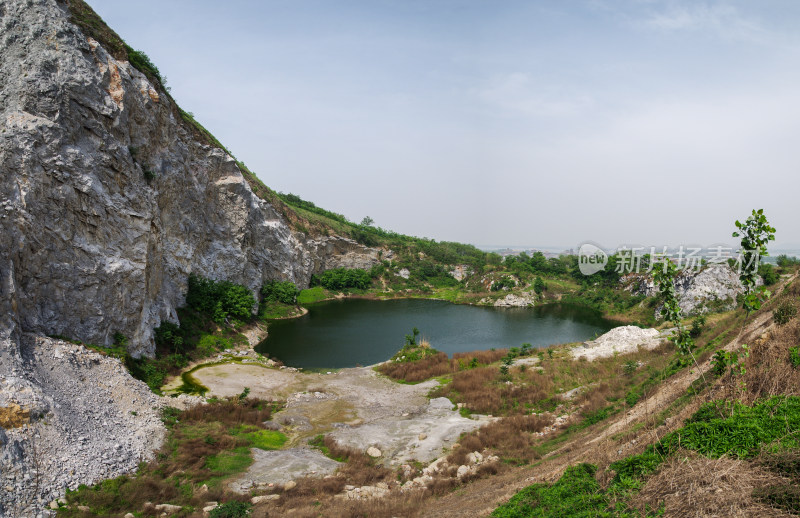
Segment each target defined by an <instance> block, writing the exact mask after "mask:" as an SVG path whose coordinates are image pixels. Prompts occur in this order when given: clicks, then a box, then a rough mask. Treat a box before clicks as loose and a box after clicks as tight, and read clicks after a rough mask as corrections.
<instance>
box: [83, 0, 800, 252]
mask: <svg viewBox="0 0 800 518" xmlns="http://www.w3.org/2000/svg"><path fill="white" fill-rule="evenodd" d="M89 3H90V5H92V7H93V8H94V9H95V10H96V11H97V12H98V13H99V14H100V15H101V16H102V17H103V18H104V19H105V20H106V22H107V23H108V24H109V25H110V26H111V27H112V28H113V29H114V30H115V31H116V32H117V33H119V34H120V36H122V38H123V39H124V40H126V42H127V43H128V44H129V45H131V46H132V47H134V48H136V49H139V50H143V51H145V52H146V53H147V54H148V55H149V56H150V58H151V59H152V61H153V62H154V63H155V64H156V65H157V66H158V68H159V69H160V70H161V73H162V75H164V76H166V77H167V80H168V85H169V86H170V87H171V92H172V95H173V96H174V97H175V99H176V100H177V101H178V103H179V104H180V105H181V107H182V108H183V109H184V110H186V111H189V112H192V113H193V114H194V115H195V118H196V119H197V120H198V121H199V122H201V123H202V124H203V125H204V126H205V127H206V128H208V129H209V130H210V131H211V132H212V133H213V134H214V135H215V136H216V137H217V138H219V140H220V141H221V142H222V143H223V144H224V145H225V146H226V147H227V148H228V149H229V150H230V151H231V152H232V153H233V154H234V155H235V156H236V157H237V158H238V159H239V160H241V161H243V162H245V163H246V164H247V165H248V167H249V168H250V169H251V170H253V171H254V172H255V173H256V174H257V175H258V176H259V177H260V178H261V179H262V180H263V181H264V182H265V183H266V184H267V185H268V186H270V187H271V188H273V189H275V190H277V191H281V192H285V193H289V192H291V193H295V194H297V195H299V196H301V197H302V198H304V199H307V200H310V201H312V202H314V203H316V204H317V205H319V206H321V207H324V208H326V209H328V210H332V211H334V212H338V213H341V214H343V215H345V216H346V217H347V218H348V219H350V220H352V221H356V222H360V221H361V220H362V218H364V217H365V216H370V217H371V218H372V219H373V220H374V221H375V225H377V226H380V227H383V228H386V229H390V230H394V231H397V232H401V233H404V234H411V235H416V236H422V237H428V238H433V239H436V240H438V241H460V242H466V243H472V244H476V245H479V246H491V245H498V246H499V245H525V246H539V247H553V248H558V247H563V248H568V247H577V245H578V244H579V243H582V242H584V241H593V242H595V243H598V244H601V245H602V246H604V247H609V248H613V247H617V246H619V245H622V244H638V245H644V246H651V245H652V246H662V245H669V246H678V245H681V244H695V245H702V246H710V245H712V244H717V243H721V242H727V243H735V241H736V240H735V239H733V238H732V237H731V233H732V232H733V231H734V230H735V228H734V221H735V220H736V219H739V220H743V219H744V218H746V217H747V216H748V215H749V213H750V211H751V210H752V209H754V208H763V209H764V210H765V213H766V214H767V217H768V218H769V220H770V222H771V223H772V225H773V226H774V227H776V229H777V233H776V237H777V240H776V242H775V243H774V244H773V245H772V246H773V247H774V248H780V247H787V248H800V204H798V197H800V193H799V192H798V191H799V189H798V187H800V174H798V173H799V172H800V151H799V150H800V145H798V144H799V143H798V140H800V88H798V85H800V31H797V27H798V26H799V24H800V2H796V1H795V0H759V1H758V2H753V1H735V0H731V1H703V0H688V1H669V0H666V1H657V0H614V1H611V0H564V1H541V0H540V1H536V0H531V1H511V0H508V1H503V0H498V1H490V0H464V1H455V0H369V1H367V0H363V1H348V0H343V1H336V2H334V1H330V0H319V1H312V0H280V1H278V0H263V1H256V0H250V1H245V0H227V1H225V2H220V1H218V0H214V1H210V0H209V1H206V0H158V1H155V0H137V2H130V0H89Z"/></svg>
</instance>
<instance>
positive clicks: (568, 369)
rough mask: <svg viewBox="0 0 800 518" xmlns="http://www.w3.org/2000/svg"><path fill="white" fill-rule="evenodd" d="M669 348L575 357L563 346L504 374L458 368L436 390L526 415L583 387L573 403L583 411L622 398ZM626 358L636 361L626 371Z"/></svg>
mask: <svg viewBox="0 0 800 518" xmlns="http://www.w3.org/2000/svg"><path fill="white" fill-rule="evenodd" d="M673 350H674V347H673V346H672V344H670V343H665V344H662V345H661V346H659V347H658V348H656V349H654V350H652V351H639V352H635V353H631V354H627V355H620V356H616V357H610V358H601V359H598V360H596V361H593V362H587V361H575V360H573V359H572V358H571V356H569V354H568V353H567V352H566V351H564V350H562V351H558V352H557V353H556V354H554V355H553V357H548V356H544V357H543V358H542V360H541V361H540V363H539V364H537V365H535V366H532V367H531V366H525V367H522V366H520V367H512V368H511V369H510V371H509V374H508V376H504V375H502V373H501V372H500V369H499V368H498V367H497V366H488V367H479V368H475V369H467V370H461V371H458V372H456V373H455V374H454V375H453V379H452V381H451V382H450V383H449V384H447V385H445V386H443V387H441V388H440V389H438V390H437V391H436V392H435V395H436V396H444V397H447V398H450V399H451V400H452V401H454V402H457V403H463V404H464V405H465V406H466V407H467V408H468V409H469V410H470V411H472V412H474V413H481V414H492V415H525V414H529V413H531V412H532V411H552V410H555V408H557V407H558V406H560V405H563V404H571V403H570V402H568V401H566V400H565V399H564V398H562V397H561V396H560V394H562V393H564V392H567V391H569V390H571V389H574V388H578V387H584V389H585V390H583V391H582V393H581V394H580V395H579V396H578V397H577V399H576V400H575V403H576V404H577V405H579V406H581V407H582V408H583V413H584V414H589V413H592V412H595V411H597V410H599V409H601V408H603V407H605V406H607V405H608V403H609V401H613V400H620V399H624V397H625V395H626V393H627V391H628V390H629V389H630V387H632V386H633V385H636V384H637V383H641V382H642V381H643V380H645V379H646V378H647V377H648V375H649V374H650V373H651V372H655V371H658V370H660V369H663V368H664V367H665V366H666V365H667V364H668V363H669V361H670V360H671V353H672V352H673ZM626 363H627V364H636V365H641V367H637V368H636V369H635V370H634V371H633V372H631V373H629V374H625V368H624V366H625V364H626ZM509 382H510V383H509ZM656 385H657V384H656ZM656 385H654V387H655V386H656Z"/></svg>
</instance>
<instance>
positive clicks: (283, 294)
mask: <svg viewBox="0 0 800 518" xmlns="http://www.w3.org/2000/svg"><path fill="white" fill-rule="evenodd" d="M299 294H300V290H298V289H297V286H295V285H294V283H293V282H292V281H275V280H273V281H269V282H267V283H266V284H264V286H262V287H261V297H262V300H264V301H274V302H280V303H282V304H296V303H297V295H299Z"/></svg>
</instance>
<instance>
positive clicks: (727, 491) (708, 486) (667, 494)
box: [631, 451, 793, 518]
mask: <svg viewBox="0 0 800 518" xmlns="http://www.w3.org/2000/svg"><path fill="white" fill-rule="evenodd" d="M785 483H786V479H784V478H782V477H780V476H779V475H777V474H775V473H770V472H768V471H766V470H764V469H761V468H760V467H758V466H756V465H754V464H752V463H749V462H746V461H740V460H733V459H730V458H721V459H707V458H705V457H702V456H700V455H697V454H695V453H693V452H685V451H684V452H678V453H677V454H676V455H674V456H672V457H670V459H669V460H667V461H666V462H665V463H664V466H663V467H662V468H661V469H660V470H659V472H658V473H656V474H655V475H653V476H652V477H650V478H649V479H648V480H647V483H646V484H645V486H644V488H642V490H641V491H640V492H639V493H638V494H637V495H636V496H635V497H634V498H633V500H632V502H631V503H632V505H633V506H634V507H635V508H637V509H640V510H643V509H644V508H645V506H648V507H649V508H650V509H657V508H658V507H659V506H660V505H661V504H662V503H663V504H664V506H665V514H664V516H667V517H669V516H676V517H681V518H683V517H686V516H698V517H700V516H718V517H723V516H724V517H733V516H740V517H753V518H756V517H758V518H761V517H764V516H772V517H776V518H777V517H784V516H786V517H788V516H793V515H790V514H786V513H784V512H783V511H781V510H779V509H775V508H774V507H771V506H769V505H767V504H765V503H763V502H761V501H759V500H758V499H756V498H754V497H753V496H752V495H753V491H754V490H756V489H758V488H762V487H767V486H773V485H781V484H785Z"/></svg>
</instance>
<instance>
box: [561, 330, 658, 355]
mask: <svg viewBox="0 0 800 518" xmlns="http://www.w3.org/2000/svg"><path fill="white" fill-rule="evenodd" d="M670 333H671V330H667V331H658V330H657V329H642V328H640V327H636V326H620V327H615V328H614V329H612V330H611V331H609V332H607V333H605V334H603V335H601V336H599V337H597V338H596V339H594V340H589V341H586V342H584V343H583V345H579V346H577V347H575V348H573V349H572V351H571V352H572V356H573V358H580V357H584V358H586V359H587V360H589V361H592V360H594V359H596V358H608V357H609V356H613V355H615V354H626V353H632V352H635V351H636V350H637V349H638V348H639V347H641V348H643V349H655V348H656V347H658V345H659V344H660V343H661V342H663V341H664V340H666V339H667V338H668V337H669V335H670Z"/></svg>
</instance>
